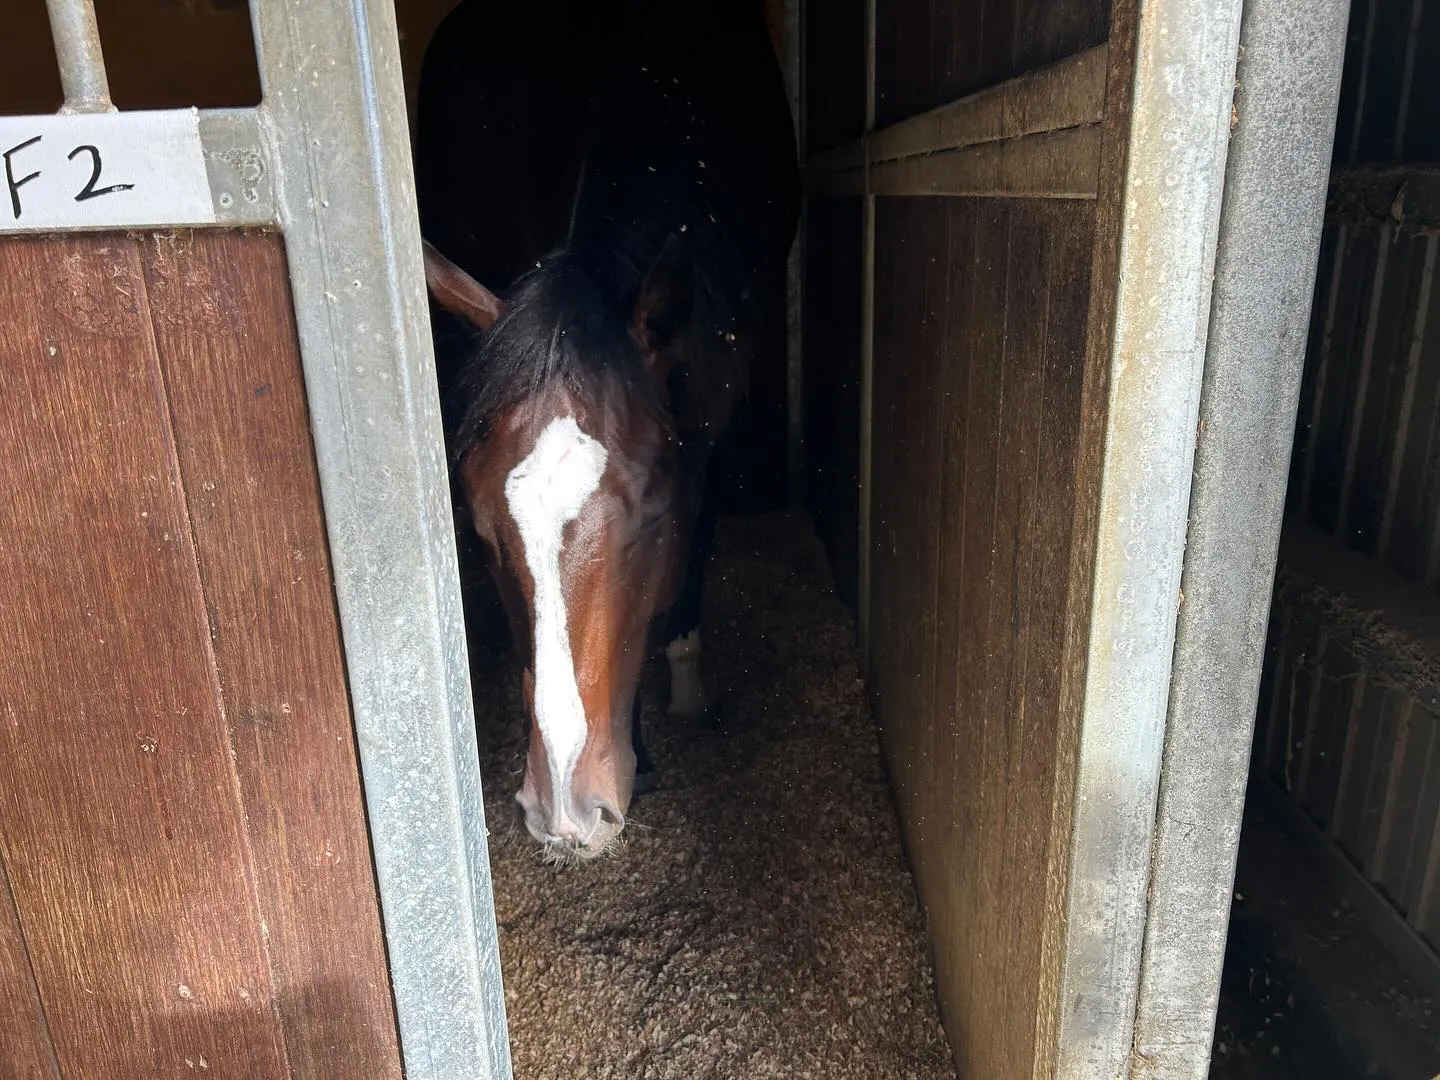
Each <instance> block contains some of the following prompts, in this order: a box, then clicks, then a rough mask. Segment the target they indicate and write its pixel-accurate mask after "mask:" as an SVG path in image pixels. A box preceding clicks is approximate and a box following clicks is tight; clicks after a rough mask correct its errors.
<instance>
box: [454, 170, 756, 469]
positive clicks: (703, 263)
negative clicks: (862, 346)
mask: <svg viewBox="0 0 1440 1080" xmlns="http://www.w3.org/2000/svg"><path fill="white" fill-rule="evenodd" d="M668 179H669V176H668V175H666V174H657V176H656V177H655V181H656V183H655V184H654V185H651V186H660V185H662V184H664V183H665V181H666V180H668ZM651 194H654V192H653V191H652V192H651ZM686 201H688V202H689V203H690V207H691V215H690V216H691V218H692V220H693V219H694V218H695V217H699V218H701V223H700V224H699V225H697V226H695V227H693V228H692V227H691V225H690V223H689V222H681V223H679V224H678V226H677V227H675V228H674V229H672V230H669V231H663V232H662V231H661V230H659V229H656V228H655V227H654V226H655V225H656V224H664V223H665V222H664V220H663V219H658V218H652V219H651V220H650V221H648V222H646V221H641V222H630V223H627V224H625V225H616V224H615V223H613V222H604V223H603V226H602V227H600V228H586V227H583V226H582V227H580V228H578V229H577V233H576V235H575V236H574V237H573V238H572V240H571V242H570V244H569V245H567V246H566V247H563V248H560V249H558V250H556V251H553V252H551V253H550V254H549V255H548V256H546V257H545V258H543V259H541V260H540V262H539V264H538V265H537V266H536V267H534V268H533V269H531V270H530V271H529V272H527V273H526V274H524V275H522V276H521V277H520V278H519V279H518V280H517V281H516V282H515V284H514V285H513V286H512V287H511V288H510V289H509V290H507V291H506V293H505V296H504V300H505V309H504V314H503V315H502V316H501V318H500V319H499V320H498V321H497V322H496V324H495V325H494V326H493V327H492V328H491V329H490V331H489V332H488V333H486V334H483V335H480V336H478V337H476V338H475V339H474V340H473V342H472V344H471V348H470V350H469V351H468V355H467V356H466V357H465V359H464V360H463V361H462V363H461V365H460V370H459V372H458V375H457V378H456V380H455V387H454V401H453V402H452V406H453V408H454V410H455V413H456V415H458V416H459V417H460V420H459V425H458V427H457V430H456V432H455V437H454V440H453V442H454V445H453V448H452V454H453V457H454V458H455V459H456V460H458V459H459V458H460V457H463V456H464V455H465V453H467V452H468V451H469V450H470V449H471V448H473V447H474V446H475V445H476V444H477V443H479V442H481V441H483V440H484V438H485V437H486V435H487V433H488V431H489V429H490V427H491V425H493V424H494V422H495V421H496V420H497V419H498V418H499V416H500V415H501V414H502V413H504V412H506V411H508V410H510V409H512V408H514V407H515V406H516V405H518V404H520V403H521V402H523V401H525V400H527V399H528V398H531V397H533V396H534V395H535V394H536V393H537V392H538V391H539V390H540V389H541V388H542V387H544V386H546V385H548V384H550V383H552V382H555V381H557V380H559V381H560V382H561V383H562V384H563V385H564V387H565V388H566V389H567V390H568V391H569V392H570V393H572V394H574V395H576V396H577V397H579V398H580V399H581V400H582V401H585V402H586V403H587V404H588V405H590V406H592V407H594V408H597V409H598V408H600V407H602V406H604V405H605V404H606V403H607V400H609V399H607V395H611V394H613V395H616V396H617V397H619V398H630V399H634V401H635V403H636V404H638V405H640V407H642V408H647V409H650V410H652V411H654V412H655V413H656V414H657V415H660V416H669V415H671V414H672V413H673V412H674V411H675V406H676V403H675V402H673V401H670V400H662V399H661V398H660V395H659V394H658V393H657V389H658V388H657V387H656V386H655V384H654V381H653V379H651V378H650V376H649V373H648V372H647V371H646V370H645V366H644V362H643V359H642V357H641V355H640V351H639V348H638V347H637V345H636V344H635V341H634V339H633V338H632V336H631V328H632V325H633V316H634V310H635V303H636V299H637V297H638V294H639V291H640V288H641V284H642V283H643V281H644V278H645V273H646V271H647V270H648V269H649V268H650V265H651V263H652V262H653V261H654V259H655V257H656V256H657V255H658V253H659V251H660V249H661V248H662V247H663V245H664V242H665V241H666V240H667V239H669V238H670V237H676V238H677V239H678V241H679V242H680V244H681V245H682V249H683V250H684V252H685V255H686V257H687V258H688V259H689V261H690V263H691V269H692V272H693V280H694V295H693V297H692V306H691V314H690V319H689V321H688V324H687V325H686V327H685V328H684V330H683V331H682V332H681V348H680V352H681V357H682V363H684V364H685V366H686V367H687V368H688V369H689V371H691V372H694V371H696V370H697V369H701V368H703V369H704V371H705V372H707V373H708V374H710V376H711V378H712V379H714V378H719V379H720V380H722V381H723V382H724V383H725V386H724V387H723V388H719V393H718V394H717V396H723V392H724V391H726V390H728V391H730V396H738V395H739V394H742V393H743V392H744V386H745V375H746V371H745V363H744V355H743V353H742V352H741V350H740V349H738V348H737V343H738V341H739V337H740V334H739V331H740V330H741V329H742V320H741V318H740V316H739V313H737V312H736V311H735V310H734V307H733V304H732V302H731V296H732V295H733V291H734V290H733V289H729V288H725V287H723V285H722V284H721V283H719V282H717V280H716V278H717V277H723V276H724V275H726V274H727V273H728V274H732V275H733V273H734V271H733V269H732V264H733V263H734V261H735V256H734V254H733V252H731V251H728V250H726V249H727V246H728V245H726V244H725V243H724V237H723V234H722V233H721V232H720V230H719V226H718V224H716V223H714V222H712V221H711V220H710V217H709V212H708V210H706V209H705V208H704V207H703V204H697V203H696V202H695V201H694V200H686ZM665 203H668V204H669V205H676V204H681V200H680V199H678V198H671V199H668V200H665ZM647 224H648V225H650V226H651V227H650V228H649V229H647V228H646V225H647Z"/></svg>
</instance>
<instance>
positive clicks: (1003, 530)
mask: <svg viewBox="0 0 1440 1080" xmlns="http://www.w3.org/2000/svg"><path fill="white" fill-rule="evenodd" d="M1093 219H1094V215H1093V209H1092V204H1090V203H1088V202H1084V203H1082V202H1054V203H1038V202H1027V201H1020V200H989V199H930V200H926V199H910V200H903V199H882V200H879V202H878V204H877V219H876V289H875V296H876V311H875V330H876V345H875V349H876V352H875V405H876V409H877V411H876V413H875V424H876V429H875V430H876V442H875V459H874V470H875V471H874V481H873V488H872V490H873V498H874V500H875V502H874V515H875V516H874V523H875V528H874V532H873V534H872V535H873V547H872V552H871V558H872V573H873V575H874V577H873V585H872V587H873V590H874V598H873V603H874V613H875V619H876V621H875V632H874V634H873V635H872V639H871V640H872V644H871V648H872V654H871V657H870V661H871V670H872V672H873V691H874V693H875V696H876V706H877V712H878V717H879V721H880V724H881V728H882V732H883V737H884V741H885V747H886V754H887V760H888V761H889V762H890V766H891V774H892V777H893V778H894V779H895V782H896V787H897V795H898V797H899V800H900V803H901V806H902V810H903V817H904V820H905V823H906V839H907V845H908V848H909V851H910V855H911V861H912V865H913V867H914V871H915V878H916V884H917V888H918V890H919V892H920V895H921V898H922V901H923V902H924V904H925V908H926V912H927V917H928V919H929V923H930V928H931V933H932V940H933V941H934V943H935V949H936V980H937V991H938V993H939V996H940V999H941V1003H942V1007H943V1009H944V1012H945V1016H946V1020H947V1028H948V1031H949V1034H950V1038H951V1043H952V1046H953V1048H954V1051H955V1054H956V1059H957V1062H958V1064H959V1066H960V1071H961V1074H962V1075H976V1076H990V1077H996V1078H1005V1077H1011V1076H1017V1077H1018V1076H1027V1077H1028V1076H1031V1075H1032V1067H1033V1064H1034V1061H1035V1060H1036V1056H1037V1054H1038V1053H1039V1052H1040V1047H1039V1046H1038V1038H1039V1034H1038V1031H1037V1027H1036V1017H1037V1016H1038V1015H1039V1011H1040V1010H1039V1006H1040V997H1041V994H1042V987H1043V985H1044V978H1043V966H1044V963H1045V959H1044V957H1043V956H1042V953H1041V942H1042V937H1043V934H1042V931H1043V929H1044V927H1045V925H1046V922H1047V920H1049V919H1051V918H1053V917H1054V913H1053V912H1052V911H1050V910H1049V909H1048V908H1047V894H1046V890H1045V888H1044V887H1043V886H1044V883H1045V881H1046V879H1047V875H1048V873H1049V864H1050V861H1051V858H1052V852H1051V847H1052V845H1054V844H1062V845H1063V843H1064V838H1063V837H1058V838H1057V837H1052V834H1051V810H1052V804H1053V800H1054V797H1055V780H1056V768H1057V763H1056V759H1055V754H1054V752H1053V748H1054V746H1055V745H1056V742H1057V739H1058V735H1059V726H1060V723H1061V719H1060V687H1059V675H1058V672H1059V661H1060V656H1061V654H1062V651H1063V648H1064V645H1065V635H1064V632H1063V627H1064V622H1065V614H1066V601H1067V593H1066V590H1065V588H1064V585H1065V581H1066V575H1067V574H1068V572H1069V565H1070V555H1071V552H1070V543H1071V534H1070V522H1071V520H1072V517H1073V514H1074V506H1075V503H1074V500H1075V493H1074V468H1075V463H1076V449H1077V441H1076V432H1077V427H1076V419H1077V414H1078V409H1079V406H1080V393H1081V389H1082V368H1083V365H1082V356H1083V346H1084V335H1085V313H1086V310H1087V306H1088V303H1089V281H1088V275H1087V271H1088V267H1089V260H1090V250H1091V242H1092V239H1093V235H1094V233H1093ZM937 281H938V282H939V285H938V287H937V285H936V282H937ZM937 312H938V315H937ZM937 523H938V527H937ZM927 636H928V640H927Z"/></svg>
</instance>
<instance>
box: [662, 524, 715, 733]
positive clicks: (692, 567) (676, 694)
mask: <svg viewBox="0 0 1440 1080" xmlns="http://www.w3.org/2000/svg"><path fill="white" fill-rule="evenodd" d="M714 538H715V506H714V503H713V502H712V500H711V499H709V498H705V499H703V500H702V502H701V505H700V511H699V513H698V514H697V515H696V519H695V527H694V529H693V530H692V531H691V536H690V552H689V558H687V559H686V563H685V580H684V582H683V583H682V585H681V588H680V595H679V597H678V598H677V599H676V601H675V606H674V607H673V608H671V609H670V616H669V620H668V622H667V625H666V635H665V636H666V640H667V642H668V644H667V645H666V646H665V658H666V659H667V660H668V661H669V663H670V709H669V712H670V715H671V716H684V717H699V716H704V715H705V714H706V712H707V711H708V703H707V701H706V697H705V687H704V684H703V682H702V681H701V678H700V593H701V586H702V585H703V584H704V578H705V562H706V559H707V558H708V557H709V554H710V545H711V542H712V541H713V540H714Z"/></svg>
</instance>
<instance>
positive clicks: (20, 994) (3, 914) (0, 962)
mask: <svg viewBox="0 0 1440 1080" xmlns="http://www.w3.org/2000/svg"><path fill="white" fill-rule="evenodd" d="M0 856H3V852H0ZM0 1032H3V1033H4V1038H3V1039H0V1076H4V1077H7V1078H11V1080H60V1064H59V1062H57V1061H56V1060H55V1043H54V1040H53V1039H52V1038H51V1037H50V1023H49V1021H48V1020H46V1018H45V1010H44V1009H43V1008H42V1007H41V1005H40V990H39V988H38V987H37V986H36V985H35V973H34V972H33V971H32V970H31V969H30V954H29V950H28V949H27V948H26V947H25V935H24V931H23V930H22V929H21V926H20V913H19V912H17V911H16V910H15V899H14V897H13V896H11V895H10V879H9V875H8V874H6V872H5V867H4V859H3V857H0Z"/></svg>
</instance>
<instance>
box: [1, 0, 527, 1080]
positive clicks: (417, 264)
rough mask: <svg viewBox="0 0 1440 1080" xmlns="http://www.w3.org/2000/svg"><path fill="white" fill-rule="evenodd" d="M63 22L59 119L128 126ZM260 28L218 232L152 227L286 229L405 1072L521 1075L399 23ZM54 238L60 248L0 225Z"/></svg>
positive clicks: (484, 1079) (316, 7)
mask: <svg viewBox="0 0 1440 1080" xmlns="http://www.w3.org/2000/svg"><path fill="white" fill-rule="evenodd" d="M47 4H48V7H49V12H50V21H51V31H52V37H53V38H54V41H55V46H56V57H57V60H58V62H59V67H60V74H61V83H62V86H63V88H64V92H65V107H64V108H63V109H62V110H61V112H62V116H61V117H59V118H53V117H52V118H47V122H48V123H49V124H51V125H55V124H60V125H62V130H63V124H64V123H65V122H66V121H65V115H66V114H70V115H78V114H106V113H111V114H113V113H114V112H115V109H114V106H113V105H112V104H111V101H110V93H109V87H108V81H107V78H106V73H105V62H104V57H103V55H102V49H101V44H100V38H99V32H98V29H97V26H96V21H95V12H94V6H93V2H92V0H47ZM250 16H251V23H252V27H253V31H254V37H255V45H256V51H257V53H258V59H259V68H260V77H261V84H262V87H263V93H264V100H263V102H262V103H261V104H260V105H259V106H258V107H256V108H253V109H214V110H202V111H199V113H198V127H199V135H200V145H201V148H202V150H203V156H204V165H205V170H206V174H207V176H208V179H209V184H210V194H211V202H212V204H213V209H214V214H213V220H206V221H183V220H176V221H172V222H167V223H164V224H161V225H154V224H147V225H146V226H144V227H146V228H162V229H163V228H167V227H190V226H205V227H220V228H224V227H236V226H262V227H269V228H275V229H279V230H280V231H281V232H282V233H283V234H284V238H285V248H286V252H287V255H288V260H289V267H290V284H291V290H292V294H293V300H294V309H295V318H296V323H297V326H298V331H299V340H300V350H301V356H302V359H303V364H304V372H305V387H306V392H307V395H308V399H309V407H310V421H311V434H312V437H313V440H314V447H315V456H316V462H317V465H318V469H319V475H320V487H321V496H322V501H323V504H324V512H325V522H326V529H327V533H328V539H329V548H330V556H331V564H332V570H333V576H334V582H335V595H336V600H337V602H338V609H339V614H340V626H341V633H342V638H343V642H344V649H345V662H346V668H347V672H348V678H349V688H350V704H351V710H352V714H353V717H354V724H355V733H356V739H357V745H358V748H359V756H360V763H361V772H362V778H363V783H364V791H365V799H366V804H367V806H366V810H367V814H366V816H367V820H368V824H369V829H370V838H371V845H372V850H373V854H374V865H375V874H376V879H377V883H378V886H379V892H380V900H381V912H382V918H383V923H384V930H385V939H386V945H387V949H388V953H389V968H390V969H389V979H390V983H391V987H392V991H393V994H394V1000H395V1011H396V1018H397V1021H398V1024H399V1031H400V1042H401V1050H402V1055H403V1061H404V1068H405V1074H406V1076H407V1077H409V1078H410V1080H461V1078H463V1080H509V1077H510V1075H511V1063H510V1049H509V1040H508V1037H507V1033H506V1021H505V1004H504V994H503V990H502V987H501V977H500V955H499V944H498V939H497V936H496V929H495V913H494V899H493V894H492V891H491V881H490V864H489V852H488V849H487V839H486V838H487V835H488V834H487V830H486V827H485V813H484V806H483V802H482V798H481V785H480V768H479V757H478V753H477V748H476V736H475V719H474V714H473V706H472V701H471V695H470V672H469V660H468V654H467V650H466V639H465V628H464V620H463V616H462V611H461V604H460V584H459V573H458V567H457V561H456V550H455V536H454V532H453V529H454V525H453V520H454V519H453V517H452V512H451V503H450V489H449V481H448V469H447V461H446V452H445V444H444V439H443V435H442V429H441V423H440V415H439V403H438V400H437V395H436V393H435V362H434V356H433V352H432V346H431V338H430V319H429V306H428V302H427V298H426V290H425V282H424V274H423V271H422V265H421V255H420V229H419V222H418V218H417V215H416V212H415V185H414V176H413V170H412V165H411V157H410V137H409V129H408V124H407V119H406V110H405V94H404V89H403V84H402V79H401V68H400V49H399V39H398V35H397V32H396V25H395V12H394V5H393V3H392V0H250ZM87 120H88V121H89V122H91V123H93V122H94V120H93V118H92V117H89V116H87ZM133 225H134V223H133V222H128V221H126V220H124V217H123V215H118V216H116V218H115V220H113V221H110V222H106V223H104V224H99V225H95V226H92V228H96V229H105V230H115V229H125V228H128V227H131V226H133ZM36 231H38V232H55V231H57V230H55V229H54V228H44V227H42V228H38V229H31V228H30V227H28V226H24V225H16V224H14V223H11V222H6V221H4V220H0V235H3V234H15V233H22V232H36Z"/></svg>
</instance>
